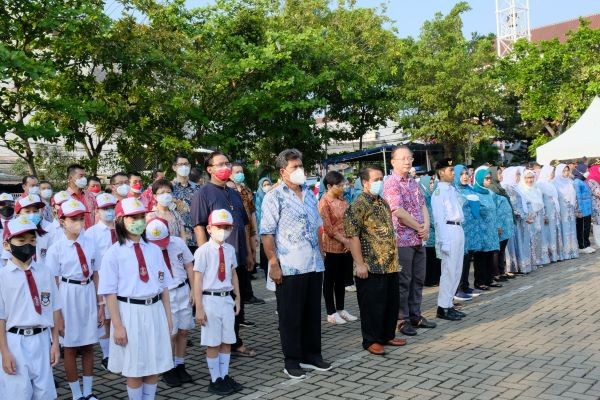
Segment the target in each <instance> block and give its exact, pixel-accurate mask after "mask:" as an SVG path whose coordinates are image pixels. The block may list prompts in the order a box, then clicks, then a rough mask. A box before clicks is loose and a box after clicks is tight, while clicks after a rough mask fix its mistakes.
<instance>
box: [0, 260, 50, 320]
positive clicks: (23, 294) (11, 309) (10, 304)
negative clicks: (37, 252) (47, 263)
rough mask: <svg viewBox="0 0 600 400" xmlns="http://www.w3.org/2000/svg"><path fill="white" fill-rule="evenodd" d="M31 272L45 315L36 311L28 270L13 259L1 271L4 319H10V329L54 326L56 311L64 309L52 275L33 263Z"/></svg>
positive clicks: (0, 297)
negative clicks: (26, 271)
mask: <svg viewBox="0 0 600 400" xmlns="http://www.w3.org/2000/svg"><path fill="white" fill-rule="evenodd" d="M29 269H31V272H32V274H33V277H34V279H35V285H36V287H37V290H38V296H39V298H40V301H41V304H42V313H41V314H38V313H37V311H35V307H34V305H33V300H32V299H31V292H30V291H29V285H28V284H27V277H26V276H25V271H23V270H22V269H21V268H19V267H18V266H17V265H16V264H15V263H13V262H12V261H11V260H9V261H8V262H7V264H6V266H5V267H4V268H1V269H0V319H3V320H6V329H10V328H13V327H21V328H26V327H48V328H50V327H52V326H54V316H53V312H54V311H57V310H60V309H61V304H60V297H59V296H58V288H57V287H56V281H55V280H54V277H53V276H52V273H51V272H50V270H49V269H48V268H45V267H44V266H43V265H41V264H39V263H36V262H35V261H32V262H31V264H30V265H29Z"/></svg>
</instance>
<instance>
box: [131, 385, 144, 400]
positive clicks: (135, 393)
mask: <svg viewBox="0 0 600 400" xmlns="http://www.w3.org/2000/svg"><path fill="white" fill-rule="evenodd" d="M142 393H143V391H142V386H140V387H139V388H136V389H134V388H131V387H129V386H127V395H128V396H129V400H142Z"/></svg>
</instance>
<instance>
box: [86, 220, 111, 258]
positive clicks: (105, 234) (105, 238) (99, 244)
mask: <svg viewBox="0 0 600 400" xmlns="http://www.w3.org/2000/svg"><path fill="white" fill-rule="evenodd" d="M110 229H111V228H110V227H109V226H107V225H106V224H104V223H102V222H98V223H96V224H95V225H94V226H92V227H90V228H88V229H87V230H86V231H85V237H86V238H88V239H89V240H91V241H92V243H94V246H95V247H96V256H95V257H96V267H97V268H98V269H100V266H101V265H102V258H103V257H104V254H106V252H107V251H108V249H109V247H110V246H112V245H113V242H112V238H111V236H110Z"/></svg>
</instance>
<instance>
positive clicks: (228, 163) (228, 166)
mask: <svg viewBox="0 0 600 400" xmlns="http://www.w3.org/2000/svg"><path fill="white" fill-rule="evenodd" d="M209 167H217V168H223V167H227V168H231V163H230V162H222V163H219V164H211V165H209Z"/></svg>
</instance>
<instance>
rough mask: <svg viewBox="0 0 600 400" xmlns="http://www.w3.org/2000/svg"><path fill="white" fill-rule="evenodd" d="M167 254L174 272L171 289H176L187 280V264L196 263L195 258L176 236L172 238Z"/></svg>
mask: <svg viewBox="0 0 600 400" xmlns="http://www.w3.org/2000/svg"><path fill="white" fill-rule="evenodd" d="M161 251H162V250H161ZM167 253H169V261H171V270H172V272H173V284H172V285H169V289H174V288H176V287H177V286H179V284H180V283H182V282H185V280H186V279H187V277H188V276H187V271H186V269H185V264H187V263H191V262H194V256H193V255H192V252H191V251H190V249H189V248H188V247H187V245H186V244H185V242H184V241H183V239H182V238H180V237H176V236H171V237H170V240H169V245H168V246H167Z"/></svg>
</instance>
